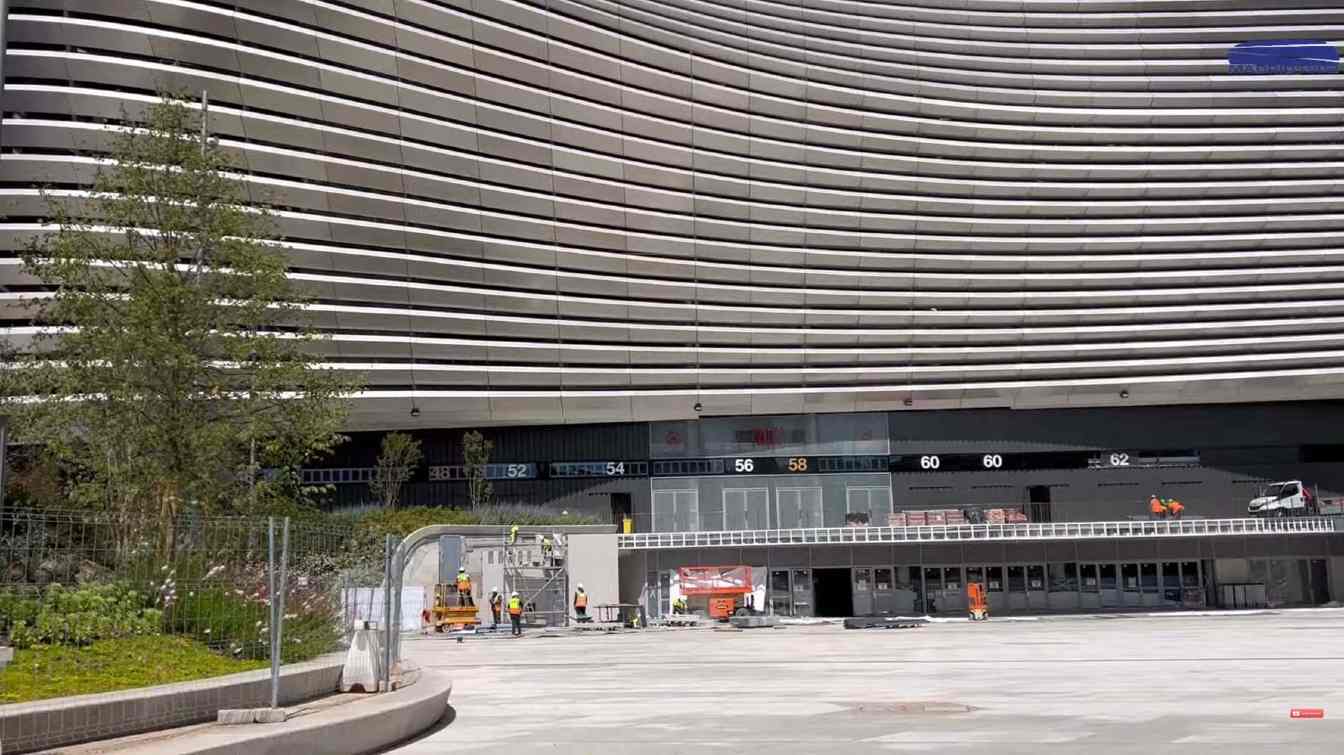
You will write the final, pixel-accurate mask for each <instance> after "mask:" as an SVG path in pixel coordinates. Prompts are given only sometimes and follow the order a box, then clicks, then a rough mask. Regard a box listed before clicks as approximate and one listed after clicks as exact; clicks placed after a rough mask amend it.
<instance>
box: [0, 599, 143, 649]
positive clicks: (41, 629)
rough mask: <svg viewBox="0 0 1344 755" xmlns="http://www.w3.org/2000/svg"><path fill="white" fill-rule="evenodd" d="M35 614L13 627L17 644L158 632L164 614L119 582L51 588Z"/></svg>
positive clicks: (70, 642)
mask: <svg viewBox="0 0 1344 755" xmlns="http://www.w3.org/2000/svg"><path fill="white" fill-rule="evenodd" d="M37 603H38V604H37V606H36V611H35V613H31V614H30V618H25V619H23V620H22V621H18V622H16V623H15V624H14V626H13V628H12V629H10V641H11V642H12V643H13V644H14V646H15V647H19V648H27V647H32V646H33V645H38V644H43V645H88V644H89V643H91V642H93V641H94V640H101V639H109V638H113V637H132V636H136V635H150V634H158V633H159V628H160V622H161V620H162V612H161V611H159V610H157V609H155V608H150V607H147V606H146V596H145V595H143V594H142V593H139V592H137V591H136V590H133V589H130V588H129V587H127V586H125V585H123V584H119V583H107V584H95V585H84V586H82V587H79V588H77V589H69V588H66V587H63V586H62V585H59V584H53V585H51V586H49V587H48V588H47V590H46V592H45V593H44V594H43V596H42V598H41V600H40V601H38V602H37Z"/></svg>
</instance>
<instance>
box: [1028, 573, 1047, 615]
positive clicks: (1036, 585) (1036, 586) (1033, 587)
mask: <svg viewBox="0 0 1344 755" xmlns="http://www.w3.org/2000/svg"><path fill="white" fill-rule="evenodd" d="M1047 606H1049V601H1048V599H1047V598H1046V592H1045V564H1028V565H1027V608H1029V609H1031V610H1032V611H1041V610H1044V609H1045V608H1046V607H1047Z"/></svg>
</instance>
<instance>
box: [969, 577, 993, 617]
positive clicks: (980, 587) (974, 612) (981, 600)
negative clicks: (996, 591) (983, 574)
mask: <svg viewBox="0 0 1344 755" xmlns="http://www.w3.org/2000/svg"><path fill="white" fill-rule="evenodd" d="M966 605H967V606H968V607H969V608H970V611H971V621H985V620H986V619H988V618H989V599H988V597H987V596H986V595H985V585H984V583H982V582H968V583H967V584H966Z"/></svg>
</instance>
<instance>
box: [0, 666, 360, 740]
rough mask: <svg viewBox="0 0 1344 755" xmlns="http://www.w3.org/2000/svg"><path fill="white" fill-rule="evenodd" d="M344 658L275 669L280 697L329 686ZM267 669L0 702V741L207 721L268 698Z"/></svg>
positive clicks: (91, 736) (102, 735)
mask: <svg viewBox="0 0 1344 755" xmlns="http://www.w3.org/2000/svg"><path fill="white" fill-rule="evenodd" d="M344 665H345V656H344V654H341V653H333V654H330V655H326V656H322V657H320V658H318V659H316V660H312V661H307V662H304V663H294V664H290V665H287V666H281V667H280V703H281V705H294V704H297V703H300V702H303V701H305V700H312V699H314V698H316V697H321V696H323V695H330V694H332V693H334V692H336V689H337V686H338V685H339V683H340V679H341V669H342V668H343V667H344ZM270 677H271V672H270V670H269V669H258V670H256V671H244V672H241V673H237V674H229V675H227V676H216V677H211V678H208V679H198V680H196V681H191V682H178V683H175V684H162V685H158V686H154V687H139V688H135V689H126V690H120V691H117V692H102V693H98V694H93V695H77V696H73V697H57V698H53V699H50V700H38V701H35V702H29V703H14V704H12V705H5V706H0V743H2V744H0V747H3V749H4V751H5V752H7V753H8V752H13V753H23V752H33V751H36V750H45V749H49V748H54V747H64V746H69V745H75V744H78V743H80V742H90V741H94V740H103V739H112V738H116V737H125V736H130V735H134V734H139V733H142V732H148V731H158V730H163V729H170V728H174V727H179V726H190V725H192V724H198V723H202V722H205V721H214V720H215V718H216V717H217V716H218V714H219V710H220V709H221V708H252V707H259V706H263V705H267V704H269V703H270V699H271V679H270Z"/></svg>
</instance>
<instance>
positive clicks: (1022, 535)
mask: <svg viewBox="0 0 1344 755" xmlns="http://www.w3.org/2000/svg"><path fill="white" fill-rule="evenodd" d="M1335 530H1336V527H1335V522H1334V521H1333V519H1332V518H1327V517H1292V518H1284V519H1249V518H1248V519H1178V520H1171V519H1159V520H1152V521H1123V522H1048V523H1029V524H938V525H926V526H922V527H812V528H806V529H787V530H732V531H708V532H640V533H636V534H633V535H618V536H617V537H618V540H617V547H618V548H620V549H621V550H647V549H658V548H741V547H751V546H769V545H829V544H841V543H854V544H859V543H877V544H884V543H926V542H939V541H986V540H1075V539H1100V538H1148V537H1213V536H1218V535H1280V534H1323V533H1329V532H1334V531H1335Z"/></svg>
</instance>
